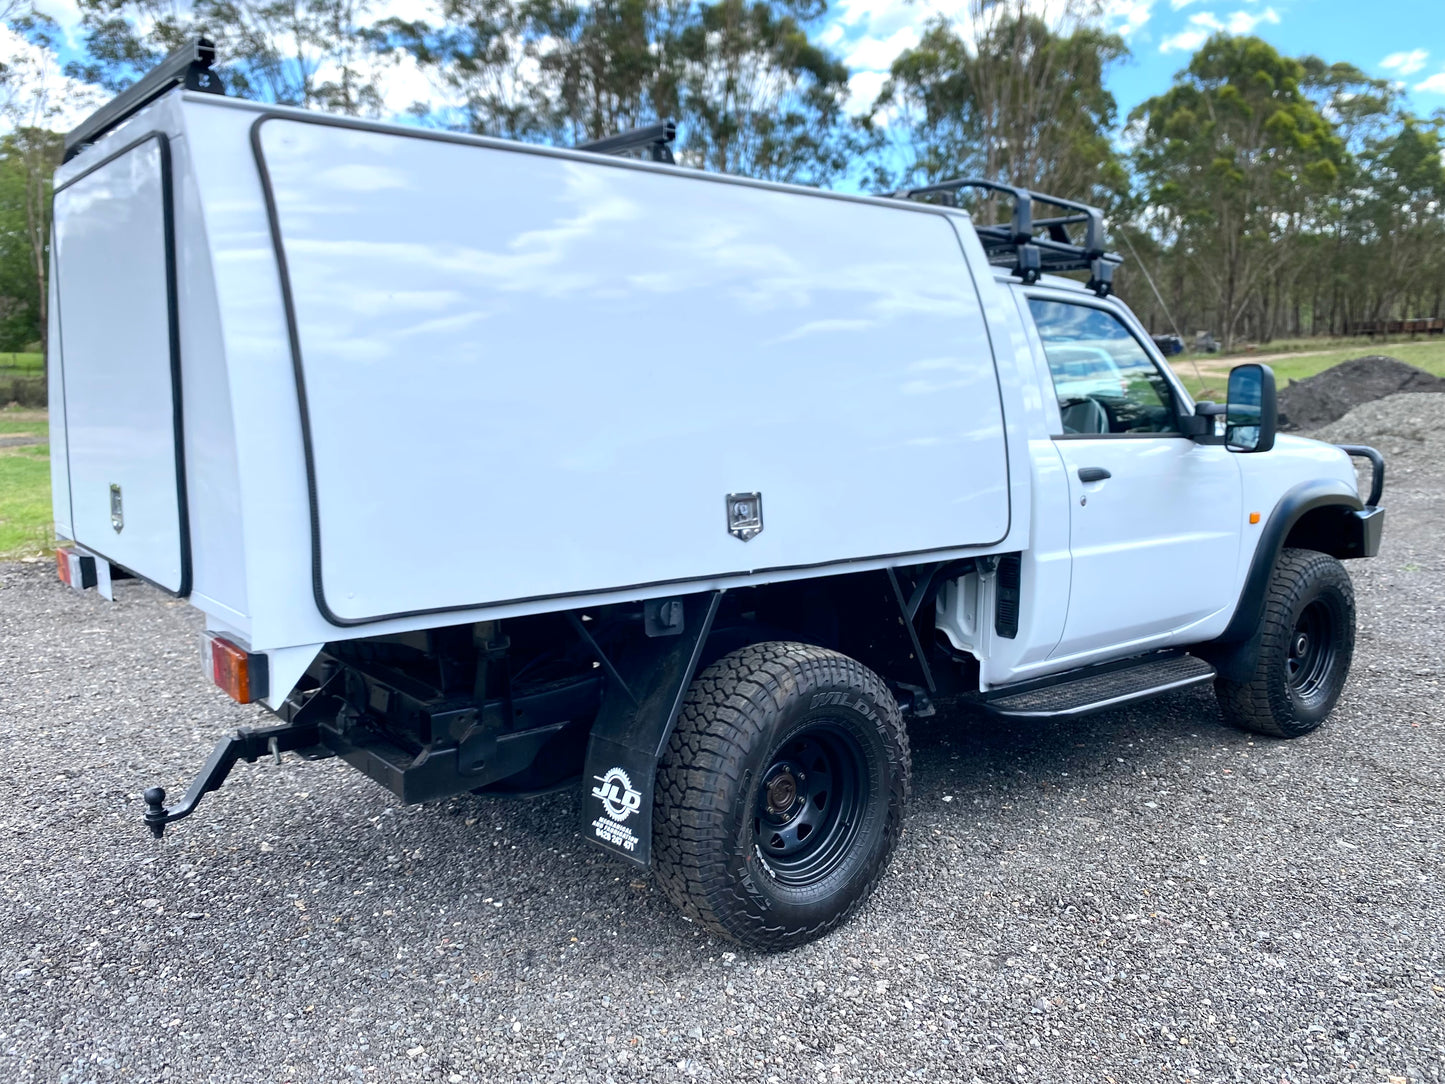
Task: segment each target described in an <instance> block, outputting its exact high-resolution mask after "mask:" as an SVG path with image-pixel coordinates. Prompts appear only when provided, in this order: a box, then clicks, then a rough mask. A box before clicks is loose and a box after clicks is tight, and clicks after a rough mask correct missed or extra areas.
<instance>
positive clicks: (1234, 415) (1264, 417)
mask: <svg viewBox="0 0 1445 1084" xmlns="http://www.w3.org/2000/svg"><path fill="white" fill-rule="evenodd" d="M1278 428H1279V408H1278V405H1277V404H1276V401H1275V387H1274V370H1273V369H1271V368H1270V367H1269V366H1268V365H1261V364H1259V363H1258V362H1251V363H1249V364H1248V365H1236V366H1235V367H1234V368H1233V369H1231V370H1230V371H1229V402H1228V405H1227V406H1226V407H1225V412H1224V443H1225V446H1226V447H1227V448H1229V450H1230V451H1231V452H1267V451H1269V450H1270V449H1271V448H1273V447H1274V438H1275V433H1276V431H1277V430H1278Z"/></svg>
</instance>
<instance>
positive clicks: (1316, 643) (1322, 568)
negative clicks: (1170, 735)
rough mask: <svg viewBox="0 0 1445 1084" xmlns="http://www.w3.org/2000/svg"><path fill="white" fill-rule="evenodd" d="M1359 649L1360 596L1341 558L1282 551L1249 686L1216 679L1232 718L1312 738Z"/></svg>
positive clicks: (1281, 734) (1282, 734)
mask: <svg viewBox="0 0 1445 1084" xmlns="http://www.w3.org/2000/svg"><path fill="white" fill-rule="evenodd" d="M1354 652H1355V592H1354V588H1353V587H1352V586H1351V584H1350V576H1349V573H1348V572H1346V571H1345V569H1344V566H1343V565H1341V564H1340V562H1339V561H1337V560H1335V558H1333V557H1331V556H1329V555H1328V554H1325V553H1317V552H1315V551H1314V550H1298V549H1287V550H1285V551H1283V552H1282V553H1281V554H1280V557H1279V560H1278V562H1276V564H1275V568H1274V574H1273V576H1272V577H1271V579H1270V584H1269V592H1268V594H1267V595H1266V598H1265V607H1264V619H1263V623H1262V626H1261V628H1260V633H1259V639H1258V641H1257V647H1256V649H1255V650H1254V651H1253V652H1252V660H1253V664H1254V672H1253V673H1252V674H1250V675H1249V677H1248V678H1247V680H1244V681H1228V680H1226V679H1224V678H1219V679H1218V680H1216V682H1215V685H1214V688H1215V693H1216V695H1217V697H1218V699H1219V706H1220V709H1221V710H1222V711H1223V712H1224V717H1225V719H1226V720H1227V721H1228V722H1229V723H1230V724H1231V725H1233V726H1237V727H1240V728H1242V729H1244V730H1252V731H1254V732H1255V733H1258V734H1268V735H1271V736H1272V737H1277V738H1297V737H1299V736H1300V735H1301V734H1308V733H1309V732H1310V731H1311V730H1314V729H1315V728H1316V727H1317V726H1319V725H1320V723H1322V722H1324V720H1325V717H1326V716H1327V715H1329V713H1330V711H1331V710H1333V708H1334V706H1335V701H1337V700H1338V699H1339V697H1340V692H1341V691H1342V690H1343V689H1344V687H1345V678H1346V677H1348V676H1349V672H1350V661H1351V659H1352V658H1353V656H1354Z"/></svg>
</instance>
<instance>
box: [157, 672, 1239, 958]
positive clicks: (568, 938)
mask: <svg viewBox="0 0 1445 1084" xmlns="http://www.w3.org/2000/svg"><path fill="white" fill-rule="evenodd" d="M910 733H911V738H912V742H913V762H914V780H915V786H914V808H913V810H912V815H911V816H910V822H909V823H910V827H911V829H912V830H911V831H907V832H905V835H904V837H903V842H902V844H901V846H900V848H899V851H898V854H897V855H896V856H895V858H894V861H893V868H892V876H894V877H906V876H907V875H908V871H909V867H910V863H912V862H914V860H915V859H917V858H919V857H920V856H921V852H920V851H918V850H917V848H919V847H921V846H923V845H924V843H923V841H922V838H923V837H924V836H925V835H926V834H927V833H928V832H929V831H930V829H931V828H933V827H936V826H937V825H938V824H940V823H942V824H947V823H948V822H950V821H955V820H956V821H959V822H960V823H961V822H962V821H963V820H964V819H965V818H973V817H976V816H977V806H978V804H979V802H980V801H981V802H982V803H983V804H984V805H985V806H986V807H987V808H988V830H989V832H990V833H991V834H994V835H997V836H1002V837H1006V838H1007V837H1013V838H1022V837H1024V836H1026V835H1027V833H1028V832H1029V831H1030V830H1031V829H1032V828H1033V827H1034V826H1035V825H1036V824H1037V823H1038V822H1039V821H1040V819H1043V818H1048V817H1050V816H1052V815H1053V814H1055V813H1063V812H1067V811H1069V810H1070V809H1071V808H1072V807H1070V806H1067V805H1065V804H1064V802H1065V798H1064V797H1063V795H1062V792H1063V791H1065V790H1077V789H1078V788H1081V787H1082V788H1087V787H1089V786H1090V785H1091V784H1093V783H1095V782H1097V781H1100V780H1105V781H1108V782H1109V783H1110V785H1111V787H1120V786H1122V787H1125V788H1127V787H1130V786H1132V785H1133V784H1134V783H1135V782H1136V781H1137V780H1138V779H1139V777H1140V776H1141V775H1143V776H1145V777H1158V776H1164V775H1167V774H1170V773H1171V772H1173V771H1174V770H1175V766H1176V762H1177V761H1178V760H1179V758H1181V757H1187V756H1189V755H1191V754H1192V753H1208V752H1209V751H1210V750H1212V749H1215V748H1217V747H1218V746H1220V745H1221V744H1225V745H1229V744H1235V743H1238V744H1243V743H1245V742H1247V741H1249V740H1250V739H1249V738H1248V736H1246V735H1243V734H1239V733H1236V732H1234V731H1230V730H1227V729H1225V728H1224V727H1223V726H1222V725H1221V722H1220V720H1219V717H1218V714H1217V711H1216V710H1215V708H1214V701H1213V698H1212V697H1211V696H1210V695H1209V694H1207V693H1200V692H1193V693H1184V694H1179V695H1175V696H1172V697H1169V698H1167V699H1164V700H1160V701H1156V702H1154V703H1152V704H1148V705H1144V706H1141V707H1139V708H1135V709H1133V710H1125V711H1115V712H1109V713H1105V714H1101V715H1098V716H1093V717H1089V718H1086V719H1082V720H1074V721H1071V722H1057V723H1038V724H1024V725H1021V724H1018V723H1013V722H1004V721H1000V720H996V719H993V718H992V717H989V716H987V715H984V714H982V713H981V712H978V711H976V710H971V709H968V708H964V707H961V706H959V705H946V706H945V707H943V708H941V709H940V711H939V714H938V715H937V716H935V717H934V718H932V719H928V720H922V721H917V722H915V724H914V725H913V726H912V727H911V728H910ZM303 770H304V771H305V772H307V773H321V772H332V771H335V772H342V771H345V769H344V768H343V767H342V766H340V765H334V764H327V763H322V764H316V765H309V766H307V767H306V768H305V769H303ZM257 785H258V786H261V787H265V786H266V785H267V783H266V782H265V781H263V780H260V779H258V780H257ZM944 795H948V796H951V798H952V804H940V802H941V800H942V799H943V796H944ZM1110 800H1111V801H1117V800H1118V798H1117V796H1115V797H1113V798H1111V799H1110ZM1140 800H1141V801H1142V800H1143V799H1142V798H1141V799H1140ZM223 801H224V798H221V799H218V800H217V801H216V804H215V805H214V806H212V809H211V812H212V813H213V814H219V813H220V812H221V810H220V808H219V807H220V805H221V803H222V802H223ZM925 811H926V812H925ZM277 813H278V814H279V815H278V817H277V819H276V820H275V821H274V822H272V823H270V824H265V825H261V824H257V825H254V826H249V827H242V828H240V829H239V832H238V834H237V835H236V836H232V842H233V843H234V844H236V845H235V846H233V847H229V848H224V849H222V850H221V851H220V852H219V853H217V852H212V853H211V855H207V856H204V857H203V856H202V855H199V854H194V855H192V856H190V857H191V858H192V860H194V861H196V863H197V864H196V866H195V867H194V868H195V870H196V872H198V873H203V874H204V873H209V874H210V875H211V876H213V877H214V878H224V879H230V880H232V881H234V882H236V887H238V888H240V887H242V886H243V885H244V882H246V881H247V880H248V879H249V878H250V877H253V876H256V877H261V878H263V879H269V877H271V876H280V877H289V878H295V879H296V880H297V881H298V883H309V882H310V881H311V880H312V879H313V878H315V879H317V880H319V883H321V884H322V885H323V886H324V890H323V892H322V899H321V901H320V906H321V908H322V910H323V911H326V912H327V913H328V914H331V925H332V929H331V930H315V931H313V932H315V933H317V934H319V935H321V936H322V937H324V938H326V939H327V940H330V939H331V938H332V937H333V935H339V934H341V933H343V932H344V930H345V929H346V927H347V925H349V924H350V923H351V922H353V921H357V922H359V923H360V924H361V925H363V926H369V925H375V918H376V917H377V916H378V915H382V914H385V915H393V914H394V915H395V917H396V918H397V920H398V922H400V921H402V920H404V919H408V916H412V918H413V919H414V918H415V917H416V916H420V915H428V916H430V917H431V920H432V921H439V920H440V918H441V915H442V913H444V914H445V918H446V921H445V923H441V925H440V926H439V929H442V928H446V927H451V928H458V929H462V930H465V931H466V933H467V935H468V937H469V938H473V937H475V936H476V935H478V934H480V935H481V936H482V938H483V940H484V942H489V943H492V944H496V945H504V946H506V951H505V952H503V953H502V954H500V956H499V957H498V958H497V959H496V960H495V961H494V962H493V963H492V965H491V967H490V969H489V970H488V971H487V972H486V975H487V978H488V979H489V980H492V979H500V980H504V981H514V982H517V983H526V982H527V981H528V979H529V978H530V977H531V976H532V975H533V974H534V969H535V968H537V967H539V966H544V965H545V962H546V961H549V960H556V959H557V955H556V954H557V953H558V951H559V950H561V951H567V950H569V949H573V948H575V949H577V950H579V951H581V950H582V949H584V948H585V947H586V946H589V945H590V946H592V947H594V948H595V947H596V945H597V943H598V942H604V943H605V944H606V945H607V950H606V954H607V956H608V958H617V957H619V956H620V957H622V958H630V959H635V960H638V961H639V962H642V961H645V966H644V967H643V971H644V972H645V973H646V974H647V975H649V976H651V977H652V979H655V980H656V981H659V982H668V981H673V980H675V979H682V978H685V977H687V976H689V975H695V974H696V973H697V970H698V968H699V967H700V966H701V965H702V964H703V963H705V962H707V961H709V960H711V959H714V958H716V957H717V955H718V954H719V953H720V952H724V951H728V950H729V949H730V948H732V946H728V945H725V944H722V943H720V942H718V941H716V940H714V939H712V938H710V937H708V936H707V935H705V934H704V933H703V932H702V931H701V930H700V929H699V928H697V927H695V926H693V925H692V924H690V923H688V922H687V921H686V920H684V919H682V918H681V917H680V916H679V914H678V913H677V912H676V911H675V910H674V909H673V908H672V906H671V905H670V904H669V903H668V902H667V901H666V899H665V898H664V897H663V896H662V895H661V893H660V891H658V890H657V888H656V886H655V883H654V881H653V880H652V878H651V877H650V876H649V875H648V874H647V873H645V872H644V871H642V870H640V869H634V868H632V867H629V866H626V865H624V864H623V863H621V862H618V861H616V860H614V859H611V858H610V857H608V856H606V855H604V854H602V853H601V852H599V851H596V850H594V849H593V848H592V847H590V846H589V845H588V844H587V843H586V842H584V841H583V840H582V839H581V838H580V836H579V835H578V834H577V830H576V826H577V824H578V820H579V810H578V802H577V799H576V798H575V796H573V795H571V794H560V795H553V796H549V797H545V798H538V799H531V800H508V799H497V798H484V797H478V796H472V795H464V796H461V797H459V798H456V799H453V800H450V801H447V802H440V803H435V804H431V805H427V806H418V807H401V806H398V805H397V804H396V803H395V802H394V801H393V800H392V799H391V798H390V797H389V796H387V795H386V794H385V793H384V792H382V791H381V790H379V789H377V788H373V787H370V786H365V787H358V788H355V789H351V788H348V789H347V791H346V792H344V793H343V794H338V795H336V797H335V798H329V797H325V798H321V799H319V800H316V801H312V800H307V801H300V802H290V801H288V802H284V803H282V806H281V808H280V809H278V810H277ZM940 818H941V819H940ZM228 819H229V818H228ZM188 827H190V828H191V830H192V832H195V831H196V828H195V827H191V826H188V825H187V826H182V828H181V832H182V833H184V832H185V830H186V828H188ZM196 827H199V826H196ZM138 828H139V823H138V822H137V829H138ZM263 839H269V840H273V841H276V842H274V843H267V844H265V845H264V847H263V849H264V850H267V851H269V849H270V848H272V847H274V853H255V851H254V848H256V847H258V846H262V840H263ZM183 840H184V835H183V834H182V835H181V836H179V837H178V838H177V839H176V844H177V845H178V847H180V848H183V849H185V850H192V849H193V848H192V846H188V845H187V844H185V843H184V842H183ZM195 846H196V847H197V848H199V847H200V839H199V838H197V840H196V844H195ZM205 849H207V850H209V848H205ZM238 851H239V852H241V854H242V855H244V857H240V856H238V854H237V852H238ZM248 851H249V852H251V853H249V854H247V853H246V852H248ZM170 857H171V860H172V861H176V860H178V859H179V857H180V856H179V855H178V854H177V853H176V852H174V851H172V852H171V855H170ZM207 865H210V866H212V868H211V869H210V870H209V871H206V870H205V869H204V866H207ZM887 885H888V880H887V879H885V882H884V888H885V890H886V888H887ZM177 905H179V903H178V904H177ZM887 908H888V904H887V902H883V903H880V902H878V901H876V900H875V902H874V903H872V904H870V905H869V909H870V910H873V911H874V912H875V915H874V917H875V919H877V920H879V921H888V922H892V921H907V916H906V915H889V914H887V913H886V911H887ZM218 917H219V916H218ZM383 925H384V924H383ZM336 946H337V948H338V949H344V950H345V951H350V952H355V951H358V950H360V951H362V952H364V953H367V954H374V955H375V956H376V958H377V959H378V960H384V959H385V958H386V957H387V956H388V955H389V952H388V950H387V949H386V946H385V945H380V946H378V945H374V944H369V943H368V944H366V945H357V944H354V943H350V942H347V941H345V939H344V938H343V939H342V940H340V941H337V942H336ZM740 955H744V956H747V955H748V954H741V953H740ZM378 966H379V967H380V965H378ZM375 977H377V978H378V979H385V978H389V977H390V968H388V967H380V969H379V970H378V971H377V972H376V975H375Z"/></svg>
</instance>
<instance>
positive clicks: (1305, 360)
mask: <svg viewBox="0 0 1445 1084" xmlns="http://www.w3.org/2000/svg"><path fill="white" fill-rule="evenodd" d="M1305 342H1309V340H1305ZM1321 342H1323V343H1325V344H1327V345H1319V344H1320V343H1321ZM1314 344H1315V345H1313V346H1311V347H1308V352H1306V347H1303V346H1300V347H1298V349H1286V350H1283V351H1280V352H1281V353H1291V354H1298V356H1297V357H1271V356H1270V355H1272V354H1274V353H1275V349H1274V347H1275V346H1276V345H1282V346H1285V347H1287V348H1293V347H1296V345H1297V344H1295V343H1284V344H1275V343H1271V344H1270V345H1269V346H1268V347H1262V348H1260V349H1259V350H1257V351H1255V353H1256V355H1257V356H1259V357H1261V358H1265V359H1267V360H1266V361H1265V364H1267V365H1268V366H1269V367H1270V368H1271V369H1273V370H1274V376H1275V380H1276V381H1277V382H1278V384H1279V386H1280V387H1281V388H1283V387H1284V386H1285V385H1286V384H1288V383H1289V382H1290V381H1292V380H1303V379H1304V378H1305V377H1307V376H1314V375H1315V374H1316V373H1322V372H1324V371H1325V370H1326V369H1329V368H1331V367H1332V366H1335V365H1338V364H1339V363H1340V362H1342V361H1348V360H1349V359H1350V358H1359V357H1365V356H1366V355H1369V354H1386V355H1388V356H1389V357H1392V358H1399V359H1400V360H1401V361H1403V362H1406V363H1407V364H1409V365H1414V366H1415V367H1416V368H1420V369H1424V370H1425V371H1426V372H1427V373H1434V374H1435V375H1436V376H1445V338H1439V337H1437V338H1433V339H1428V340H1426V339H1420V340H1417V341H1415V342H1396V343H1391V344H1388V345H1387V344H1383V343H1379V342H1376V343H1370V342H1369V341H1368V340H1365V339H1334V340H1329V339H1326V340H1314ZM1248 360H1249V356H1248V355H1231V356H1225V355H1222V354H1198V355H1192V356H1185V357H1177V358H1172V359H1170V363H1171V364H1172V365H1173V366H1174V371H1175V372H1176V373H1178V374H1179V377H1180V379H1181V380H1183V381H1184V386H1185V387H1186V388H1188V389H1189V394H1190V395H1193V396H1194V397H1195V398H1197V399H1214V400H1216V401H1222V400H1223V399H1224V388H1225V383H1226V382H1227V380H1228V379H1229V370H1230V369H1231V368H1232V367H1233V366H1235V365H1240V364H1243V363H1245V362H1247V361H1248Z"/></svg>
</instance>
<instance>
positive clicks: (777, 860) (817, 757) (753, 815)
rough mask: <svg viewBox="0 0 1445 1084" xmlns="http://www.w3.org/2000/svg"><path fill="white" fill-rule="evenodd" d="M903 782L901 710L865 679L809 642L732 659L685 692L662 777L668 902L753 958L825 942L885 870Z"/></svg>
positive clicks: (657, 813)
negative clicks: (754, 952) (753, 951)
mask: <svg viewBox="0 0 1445 1084" xmlns="http://www.w3.org/2000/svg"><path fill="white" fill-rule="evenodd" d="M909 773H910V762H909V753H908V736H907V732H906V731H905V729H904V726H903V719H902V715H901V713H900V712H899V710H898V704H897V703H896V702H895V701H894V699H893V697H892V695H891V694H890V693H889V692H888V689H887V687H886V686H885V685H884V684H883V682H882V680H881V679H880V678H879V677H878V675H876V674H874V673H873V672H872V671H871V670H869V669H867V668H866V667H864V666H863V665H862V664H861V663H859V662H856V661H855V660H853V659H850V658H848V657H847V656H844V655H840V654H838V653H837V652H835V651H829V650H826V649H824V648H820V647H812V646H809V645H807V644H797V643H765V644H755V645H753V646H751V647H745V648H742V649H741V650H739V651H735V652H733V653H732V654H730V655H727V656H725V657H723V658H722V659H719V660H718V661H717V662H716V663H714V664H713V665H712V666H710V667H708V669H707V670H705V671H704V672H703V673H702V674H701V675H699V677H698V678H697V680H696V681H694V682H693V685H692V688H691V689H690V690H689V691H688V695H687V700H686V702H685V704H684V706H683V710H682V715H681V717H680V718H679V720H678V725H677V729H676V730H675V731H673V734H672V738H671V740H670V741H669V743H668V748H667V753H666V755H665V756H664V758H663V762H662V765H661V768H660V769H659V772H658V785H657V790H656V799H655V803H656V804H655V808H654V816H653V854H654V857H655V859H656V866H657V874H658V879H659V881H660V883H661V885H662V888H663V891H664V892H665V893H666V895H667V896H668V898H669V899H671V900H672V901H673V903H675V904H677V905H678V906H679V907H680V908H682V911H683V913H684V914H686V915H687V916H688V917H689V918H691V919H693V920H694V921H697V922H700V923H702V924H703V925H704V926H706V927H707V928H708V929H709V930H710V931H711V932H713V933H714V934H717V935H719V936H722V937H726V938H729V939H730V940H733V941H737V942H739V943H741V944H744V945H747V946H749V947H751V948H758V949H764V950H768V951H776V950H779V949H784V948H790V947H792V946H794V945H799V944H803V943H804V942H806V941H810V940H812V939H813V938H815V937H818V936H821V935H822V934H824V933H826V932H827V931H828V930H830V929H832V928H833V927H834V926H836V925H838V924H839V923H841V922H842V921H843V920H844V919H846V918H847V917H848V915H849V914H851V913H852V912H853V911H854V910H855V909H856V908H857V907H858V906H859V905H860V904H861V903H862V902H863V900H865V899H867V897H868V895H869V894H870V893H871V892H872V890H873V887H874V885H875V884H876V883H877V881H878V879H879V877H881V876H882V874H883V871H884V869H885V868H886V867H887V865H888V860H889V858H890V857H891V856H892V853H893V849H894V847H895V846H896V845H897V842H898V836H899V833H900V831H901V830H902V825H903V810H904V805H905V803H906V801H907V797H908V791H909Z"/></svg>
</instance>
